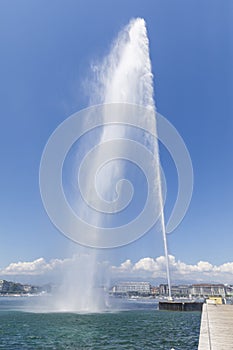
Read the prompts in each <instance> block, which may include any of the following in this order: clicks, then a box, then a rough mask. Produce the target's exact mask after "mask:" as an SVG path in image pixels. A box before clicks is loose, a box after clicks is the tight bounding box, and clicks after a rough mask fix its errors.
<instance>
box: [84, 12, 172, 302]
mask: <svg viewBox="0 0 233 350" xmlns="http://www.w3.org/2000/svg"><path fill="white" fill-rule="evenodd" d="M93 69H94V71H95V84H94V90H93V93H92V96H91V98H90V101H91V103H94V104H95V103H119V102H120V103H132V104H137V105H141V106H144V107H147V108H151V109H153V110H154V111H156V107H155V102H154V89H153V74H152V68H151V61H150V54H149V40H148V36H147V29H146V23H145V20H144V19H142V18H136V19H133V20H131V21H130V23H129V24H128V26H126V27H125V28H124V29H123V30H122V31H121V32H120V33H119V35H118V37H117V38H116V40H115V42H114V43H113V46H112V49H111V51H110V54H109V55H108V56H107V57H106V58H105V59H104V60H103V62H102V64H100V65H96V66H93ZM155 115H156V113H155ZM149 123H150V125H151V128H152V130H151V131H152V133H153V134H155V135H157V127H156V118H154V119H153V120H152V121H149ZM111 133H112V135H111ZM122 134H123V135H122ZM113 135H114V136H115V137H116V136H118V137H120V136H125V135H127V131H126V130H123V131H122V130H121V131H119V130H117V129H115V130H114V129H112V131H110V132H109V130H106V131H105V130H104V132H103V134H102V137H101V141H104V140H105V139H108V138H111V137H112V136H113ZM145 138H146V139H147V136H145ZM144 141H145V143H146V144H147V145H148V143H147V141H148V140H144ZM149 145H152V147H153V153H154V155H155V164H154V166H155V173H156V174H155V181H156V182H157V183H156V188H157V193H156V194H157V196H158V201H159V206H160V212H161V217H160V222H161V231H162V235H163V241H164V253H165V258H166V272H167V280H168V288H169V297H170V298H171V282H170V271H169V256H168V247H167V236H166V229H165V218H164V210H163V206H164V203H163V193H162V180H161V173H160V166H159V164H160V160H159V148H158V142H157V141H154V140H151V139H150V140H149ZM114 171H115V172H116V168H114V166H113V167H112V168H111V169H110V172H112V173H113V174H114ZM118 171H119V169H118ZM120 171H121V172H123V171H124V170H123V169H120ZM113 174H112V175H111V174H109V175H110V176H109V177H108V178H109V179H110V183H109V184H108V185H107V186H106V189H107V190H108V189H109V188H110V186H111V181H112V177H113Z"/></svg>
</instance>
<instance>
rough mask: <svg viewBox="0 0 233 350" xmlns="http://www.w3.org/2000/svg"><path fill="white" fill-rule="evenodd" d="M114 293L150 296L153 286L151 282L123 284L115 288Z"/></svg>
mask: <svg viewBox="0 0 233 350" xmlns="http://www.w3.org/2000/svg"><path fill="white" fill-rule="evenodd" d="M112 292H113V293H114V294H141V295H149V294H150V292H151V285H150V283H149V282H121V283H118V284H116V285H115V286H114V287H113V289H112Z"/></svg>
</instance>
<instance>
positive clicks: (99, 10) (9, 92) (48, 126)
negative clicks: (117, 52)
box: [0, 0, 233, 268]
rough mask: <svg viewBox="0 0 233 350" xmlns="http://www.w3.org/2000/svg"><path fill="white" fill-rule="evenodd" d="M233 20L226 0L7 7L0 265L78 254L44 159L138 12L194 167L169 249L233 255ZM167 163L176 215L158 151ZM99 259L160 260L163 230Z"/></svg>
mask: <svg viewBox="0 0 233 350" xmlns="http://www.w3.org/2000/svg"><path fill="white" fill-rule="evenodd" d="M232 15H233V3H232V1H231V0H225V1H224V2H222V1H220V0H204V1H203V0H189V1H187V0H176V1H174V0H151V1H149V0H148V1H146V2H142V1H135V0H134V1H133V0H132V1H131V0H128V1H121V0H120V1H117V2H116V1H115V2H113V1H107V0H106V1H103V0H101V1H100V0H99V1H96V2H95V1H86V0H85V1H83V0H80V1H71V0H70V1H49V2H46V1H43V0H42V1H29V0H25V1H24V0H22V1H20V2H18V1H12V2H9V1H2V2H1V12H0V47H1V65H0V77H1V79H0V96H1V129H0V134H1V136H0V143H1V147H0V150H1V182H0V193H1V196H0V212H1V220H0V268H3V267H5V266H7V265H8V264H10V263H12V262H18V261H34V260H35V259H38V258H41V257H43V258H44V259H46V260H50V259H53V258H61V259H62V258H64V257H66V256H67V255H68V254H71V253H72V251H73V252H77V250H78V249H79V247H77V245H75V244H74V243H71V242H70V241H68V239H66V238H65V237H64V236H63V235H61V234H60V233H59V232H58V231H57V230H56V229H55V228H54V227H53V225H52V224H51V222H50V221H49V219H48V217H47V215H46V213H45V211H44V208H43V205H42V202H41V198H40V192H39V185H38V183H39V181H38V174H39V164H40V158H41V154H42V151H43V148H44V146H45V144H46V142H47V140H48V138H49V136H50V134H51V133H52V132H53V130H54V129H55V128H56V127H57V126H58V125H59V124H60V123H61V122H62V121H63V120H65V119H66V118H67V117H68V116H70V115H71V114H72V113H74V112H76V111H78V110H80V109H82V108H83V107H86V106H87V103H88V96H87V94H86V93H85V92H84V91H83V84H82V83H83V81H84V80H85V79H86V78H87V77H88V75H89V69H90V68H89V67H90V63H91V61H93V60H95V59H99V58H101V57H103V56H104V55H105V54H106V53H107V52H108V50H109V47H110V44H111V42H112V40H113V38H114V37H115V36H116V35H117V33H118V31H119V30H120V29H121V28H122V27H123V26H124V25H126V24H127V23H128V22H129V20H130V19H131V18H133V17H138V16H139V17H143V18H145V20H146V23H147V29H148V36H149V40H150V55H151V60H152V69H153V73H154V84H155V100H156V105H157V110H158V111H159V113H161V114H162V115H164V116H165V117H166V118H167V119H168V120H170V121H171V122H172V124H173V125H174V126H175V127H176V128H177V130H178V131H179V132H180V134H181V135H182V137H183V138H184V141H185V143H186V145H187V147H188V149H189V152H190V155H191V158H192V162H193V168H194V176H195V179H194V181H195V182H194V193H193V198H192V202H191V205H190V208H189V211H188V214H187V215H186V217H185V219H184V220H183V222H182V223H181V225H180V226H179V227H178V228H177V230H176V231H175V232H174V233H173V234H171V235H170V236H169V237H168V240H169V249H170V252H171V254H173V255H174V256H175V257H176V258H177V259H180V260H182V261H185V262H186V263H187V264H195V263H197V262H198V261H199V260H204V261H208V262H210V263H211V264H217V265H218V264H223V263H225V262H231V261H233V255H232V246H233V235H232V227H233V216H232V208H233V180H232V179H233V165H232V150H233V138H232V134H233V119H232V112H233V99H232V91H233V90H232V88H233V66H232V62H233V45H232V39H233V21H232ZM161 161H162V164H163V167H164V170H165V173H166V176H167V180H168V191H169V192H168V196H169V199H168V204H167V208H166V211H167V213H169V210H170V209H171V205H172V202H173V201H174V198H175V194H176V190H177V180H176V173H175V169H174V167H172V166H171V165H169V166H168V165H167V163H169V162H171V160H169V156H168V155H167V154H166V152H165V151H164V150H163V149H162V150H161ZM80 251H88V249H87V250H85V248H80ZM102 254H103V256H106V259H112V263H113V264H120V263H121V262H123V261H125V260H126V259H130V260H131V261H133V262H136V261H137V260H139V259H141V258H144V257H156V256H159V255H162V254H163V250H162V243H161V237H160V236H159V235H158V234H156V235H154V233H153V232H150V233H148V234H147V235H146V236H144V237H143V238H142V239H140V240H138V241H137V242H135V243H133V244H131V245H129V246H126V247H123V248H118V249H116V250H115V251H114V253H113V252H104V253H103V252H102Z"/></svg>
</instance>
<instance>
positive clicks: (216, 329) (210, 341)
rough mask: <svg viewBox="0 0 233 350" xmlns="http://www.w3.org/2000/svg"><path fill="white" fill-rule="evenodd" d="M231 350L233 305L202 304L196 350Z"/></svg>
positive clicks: (232, 347) (232, 341)
mask: <svg viewBox="0 0 233 350" xmlns="http://www.w3.org/2000/svg"><path fill="white" fill-rule="evenodd" d="M232 349H233V305H212V304H203V309H202V319H201V329H200V338H199V346H198V350H232Z"/></svg>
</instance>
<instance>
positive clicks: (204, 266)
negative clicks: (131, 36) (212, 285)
mask: <svg viewBox="0 0 233 350" xmlns="http://www.w3.org/2000/svg"><path fill="white" fill-rule="evenodd" d="M169 262H170V270H171V277H172V280H186V281H188V280H192V281H199V282H201V281H203V282H204V281H206V282H207V281H209V282H211V281H216V282H223V283H233V262H227V263H224V264H222V265H212V264H211V263H209V262H207V261H199V262H197V263H196V264H186V263H185V262H182V261H180V260H176V258H175V257H174V256H172V255H170V256H169ZM92 263H94V262H93V261H92V262H91V261H90V257H89V256H79V255H74V256H73V257H71V258H67V259H52V260H50V261H48V262H46V261H45V259H44V258H39V259H36V260H34V261H31V262H21V261H20V262H16V263H11V264H10V265H8V266H7V267H5V268H3V269H0V278H1V277H3V276H6V277H7V276H35V277H36V276H45V277H46V276H47V277H48V278H49V279H51V277H53V276H58V277H59V276H60V277H61V276H62V275H63V274H64V272H65V271H74V269H73V267H74V266H77V268H78V267H79V269H80V268H81V269H85V266H86V269H87V270H88V269H89V268H92V267H91V266H94V265H93V264H92ZM103 264H104V265H105V267H104V269H105V270H104V271H105V273H107V271H109V272H110V276H111V277H112V278H114V279H116V278H119V279H120V278H130V279H133V278H135V279H136V278H145V279H146V278H148V279H154V278H166V260H165V257H164V256H159V257H157V258H150V257H146V258H143V259H140V260H138V261H137V262H136V263H133V262H132V261H131V260H129V259H127V260H125V261H124V262H122V263H121V264H120V265H119V266H110V264H109V263H106V262H104V263H103ZM88 265H89V267H88ZM79 271H80V270H78V269H77V270H76V272H77V273H76V274H77V275H78V274H79Z"/></svg>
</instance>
